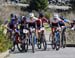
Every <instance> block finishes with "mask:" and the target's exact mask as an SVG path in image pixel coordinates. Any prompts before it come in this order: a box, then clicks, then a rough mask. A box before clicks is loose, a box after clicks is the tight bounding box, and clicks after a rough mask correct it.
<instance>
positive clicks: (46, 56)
mask: <svg viewBox="0 0 75 58" xmlns="http://www.w3.org/2000/svg"><path fill="white" fill-rule="evenodd" d="M48 37H49V36H48V34H46V38H47V41H48ZM47 43H48V44H50V42H47ZM7 58H75V48H74V47H66V48H60V50H59V51H56V50H53V49H52V48H51V45H48V47H47V50H46V51H43V48H42V49H38V48H37V47H35V53H32V50H31V46H29V50H28V52H26V53H25V52H24V53H20V52H19V51H18V50H17V49H16V50H15V51H14V52H10V55H9V56H8V57H7Z"/></svg>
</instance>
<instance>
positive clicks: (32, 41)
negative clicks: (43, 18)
mask: <svg viewBox="0 0 75 58" xmlns="http://www.w3.org/2000/svg"><path fill="white" fill-rule="evenodd" d="M31 44H32V52H33V53H34V33H32V40H31Z"/></svg>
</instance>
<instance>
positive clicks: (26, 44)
mask: <svg viewBox="0 0 75 58" xmlns="http://www.w3.org/2000/svg"><path fill="white" fill-rule="evenodd" d="M27 51H28V37H27V36H26V40H25V52H27Z"/></svg>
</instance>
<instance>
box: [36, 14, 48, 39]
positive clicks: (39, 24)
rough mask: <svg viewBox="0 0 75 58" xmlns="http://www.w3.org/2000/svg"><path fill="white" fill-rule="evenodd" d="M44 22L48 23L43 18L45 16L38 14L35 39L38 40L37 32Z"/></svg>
mask: <svg viewBox="0 0 75 58" xmlns="http://www.w3.org/2000/svg"><path fill="white" fill-rule="evenodd" d="M45 22H48V20H47V19H46V18H45V16H44V15H43V14H42V13H40V14H39V17H38V20H36V24H37V29H36V36H37V39H38V38H39V37H38V31H39V30H40V29H41V28H42V27H44V23H45Z"/></svg>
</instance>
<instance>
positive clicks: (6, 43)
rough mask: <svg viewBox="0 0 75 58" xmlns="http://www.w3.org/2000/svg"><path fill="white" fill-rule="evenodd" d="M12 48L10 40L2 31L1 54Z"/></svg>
mask: <svg viewBox="0 0 75 58" xmlns="http://www.w3.org/2000/svg"><path fill="white" fill-rule="evenodd" d="M10 47H11V42H10V39H8V38H7V36H6V35H4V34H3V30H1V29H0V52H5V51H6V50H8V49H9V48H10Z"/></svg>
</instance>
